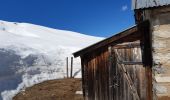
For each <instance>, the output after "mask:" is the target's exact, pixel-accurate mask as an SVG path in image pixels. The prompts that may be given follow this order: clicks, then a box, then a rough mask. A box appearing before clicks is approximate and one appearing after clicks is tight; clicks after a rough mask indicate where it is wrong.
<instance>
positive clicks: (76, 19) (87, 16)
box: [0, 0, 134, 37]
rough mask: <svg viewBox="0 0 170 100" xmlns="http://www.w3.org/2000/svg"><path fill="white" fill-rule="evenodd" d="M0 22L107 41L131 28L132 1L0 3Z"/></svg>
mask: <svg viewBox="0 0 170 100" xmlns="http://www.w3.org/2000/svg"><path fill="white" fill-rule="evenodd" d="M0 20H5V21H14V22H27V23H33V24H38V25H43V26H47V27H51V28H56V29H62V30H70V31H75V32H80V33H83V34H88V35H94V36H102V37H108V36H111V35H113V34H115V33H117V32H120V31H122V30H124V29H127V28H129V27H131V26H133V25H134V14H133V11H132V10H131V0H1V1H0Z"/></svg>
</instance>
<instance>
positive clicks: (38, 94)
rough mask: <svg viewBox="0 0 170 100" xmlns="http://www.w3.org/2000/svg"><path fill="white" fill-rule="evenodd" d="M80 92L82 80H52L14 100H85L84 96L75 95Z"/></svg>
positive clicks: (28, 90)
mask: <svg viewBox="0 0 170 100" xmlns="http://www.w3.org/2000/svg"><path fill="white" fill-rule="evenodd" d="M80 90H81V80H80V79H59V80H52V81H46V82H43V83H40V84H37V85H34V86H33V87H30V88H27V89H26V90H25V91H24V92H21V93H19V94H17V95H16V96H15V97H14V98H13V100H83V98H82V95H80V94H79V95H78V94H75V92H76V91H80Z"/></svg>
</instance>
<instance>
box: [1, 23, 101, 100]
mask: <svg viewBox="0 0 170 100" xmlns="http://www.w3.org/2000/svg"><path fill="white" fill-rule="evenodd" d="M101 39H103V38H101V37H94V36H88V35H83V34H80V33H76V32H71V31H63V30H57V29H52V28H47V27H43V26H38V25H33V24H28V23H16V22H6V21H0V93H1V96H0V100H2V99H3V100H11V99H12V97H13V96H14V95H15V94H16V93H18V92H19V91H22V90H24V88H26V87H29V86H32V85H34V84H37V83H40V82H42V81H45V80H51V79H57V78H63V77H64V76H65V74H66V73H65V72H66V71H65V69H66V67H65V66H66V65H65V63H66V61H65V59H66V57H71V56H72V55H71V54H72V53H73V52H75V51H77V50H79V49H82V48H84V47H86V46H88V45H91V44H93V43H95V42H97V41H99V40H101ZM78 72H80V59H79V58H76V59H74V74H75V76H76V77H80V73H78ZM77 73H78V74H77Z"/></svg>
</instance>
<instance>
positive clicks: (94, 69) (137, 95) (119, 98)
mask: <svg viewBox="0 0 170 100" xmlns="http://www.w3.org/2000/svg"><path fill="white" fill-rule="evenodd" d="M132 8H133V9H134V12H135V21H136V24H137V25H136V26H134V27H132V28H129V29H127V30H125V31H123V32H120V33H118V34H116V35H114V36H112V37H110V38H107V39H105V40H103V41H100V42H98V43H96V44H94V45H92V46H89V47H87V48H85V49H83V50H80V51H78V52H76V53H74V56H75V57H77V56H80V57H81V61H82V86H83V94H84V98H85V100H170V0H132Z"/></svg>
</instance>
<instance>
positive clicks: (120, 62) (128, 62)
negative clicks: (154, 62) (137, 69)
mask: <svg viewBox="0 0 170 100" xmlns="http://www.w3.org/2000/svg"><path fill="white" fill-rule="evenodd" d="M117 63H119V64H124V65H143V62H135V61H134V62H133V61H119V62H117Z"/></svg>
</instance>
